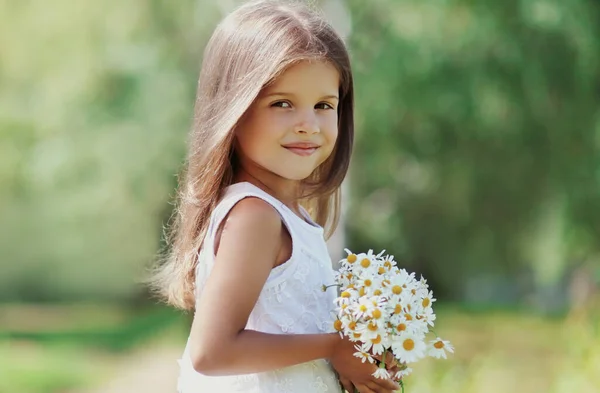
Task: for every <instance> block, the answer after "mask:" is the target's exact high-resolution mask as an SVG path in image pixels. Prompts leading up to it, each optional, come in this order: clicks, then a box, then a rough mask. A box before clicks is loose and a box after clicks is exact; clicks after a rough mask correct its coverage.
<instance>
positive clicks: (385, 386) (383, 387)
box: [367, 378, 400, 393]
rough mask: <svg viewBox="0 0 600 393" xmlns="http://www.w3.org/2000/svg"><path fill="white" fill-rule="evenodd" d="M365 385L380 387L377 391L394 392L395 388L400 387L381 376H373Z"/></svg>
mask: <svg viewBox="0 0 600 393" xmlns="http://www.w3.org/2000/svg"><path fill="white" fill-rule="evenodd" d="M367 386H369V388H371V389H373V388H378V389H380V390H379V391H381V392H385V393H388V392H395V391H396V390H398V389H400V385H398V384H397V383H396V382H394V381H392V380H391V379H382V378H375V379H373V380H371V381H370V382H369V383H368V384H367ZM376 391H377V390H376Z"/></svg>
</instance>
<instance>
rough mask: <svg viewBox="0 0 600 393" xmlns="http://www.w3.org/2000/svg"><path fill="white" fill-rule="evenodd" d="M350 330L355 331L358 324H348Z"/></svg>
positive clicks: (352, 322)
mask: <svg viewBox="0 0 600 393" xmlns="http://www.w3.org/2000/svg"><path fill="white" fill-rule="evenodd" d="M348 329H350V330H355V329H356V322H354V321H351V322H350V323H349V324H348Z"/></svg>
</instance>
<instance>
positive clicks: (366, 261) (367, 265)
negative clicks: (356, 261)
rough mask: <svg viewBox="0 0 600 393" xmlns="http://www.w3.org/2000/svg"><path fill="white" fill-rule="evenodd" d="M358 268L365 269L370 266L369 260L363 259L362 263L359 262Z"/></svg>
mask: <svg viewBox="0 0 600 393" xmlns="http://www.w3.org/2000/svg"><path fill="white" fill-rule="evenodd" d="M360 266H362V267H364V268H365V269H366V268H368V267H369V266H371V261H370V260H369V258H364V259H363V260H362V261H360Z"/></svg>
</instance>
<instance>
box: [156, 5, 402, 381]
mask: <svg viewBox="0 0 600 393" xmlns="http://www.w3.org/2000/svg"><path fill="white" fill-rule="evenodd" d="M352 139H353V85H352V75H351V71H350V64H349V60H348V54H347V52H346V49H345V47H344V44H343V43H342V41H341V39H340V38H339V37H338V36H337V35H336V33H335V32H334V31H333V30H332V28H331V27H330V26H329V25H328V24H326V23H325V22H324V21H323V20H322V19H320V18H319V17H318V16H317V15H315V14H314V13H311V12H310V11H309V10H307V9H305V8H303V7H302V6H300V5H297V4H296V5H291V4H289V5H288V4H282V2H281V1H260V2H254V3H249V4H246V5H244V6H242V7H240V8H239V9H237V10H236V11H235V12H233V13H232V14H231V15H229V16H228V17H227V18H225V20H223V21H222V22H221V24H220V25H219V26H218V27H217V29H216V31H215V32H214V34H213V36H212V38H211V39H210V41H209V43H208V46H207V47H206V49H205V54H204V59H203V64H202V71H201V74H200V81H199V86H198V92H197V99H196V108H195V127H194V129H193V131H192V133H191V141H190V152H189V156H188V162H187V171H186V175H185V177H184V178H183V183H182V184H181V190H182V192H181V195H180V201H179V208H178V212H177V213H178V214H177V219H176V222H175V227H174V232H173V239H172V251H171V255H170V256H169V259H168V260H167V262H166V263H165V264H164V265H163V266H162V267H161V268H160V271H159V272H158V274H157V276H156V281H155V284H156V285H157V287H158V288H159V289H160V290H161V292H162V294H163V295H164V296H165V297H166V299H167V300H168V302H169V303H171V304H173V305H175V306H177V307H180V308H183V309H194V310H195V313H194V320H193V323H192V327H191V331H190V335H189V339H188V343H187V345H186V347H185V350H184V353H183V357H182V359H181V360H180V367H181V372H180V378H179V392H181V393H194V392H197V393H200V392H252V393H267V392H269V393H271V392H272V393H282V392H283V393H285V392H289V393H313V392H315V393H316V392H339V391H340V390H341V388H340V383H341V384H342V385H343V387H344V388H345V389H346V390H348V391H353V388H354V387H356V388H357V389H358V391H360V392H361V393H372V392H386V393H387V392H391V391H393V390H395V389H398V385H397V384H396V383H394V382H393V381H390V380H381V379H375V378H374V377H372V376H371V374H372V373H373V372H374V371H375V367H376V366H375V365H373V364H370V363H366V364H365V363H362V362H361V361H360V360H359V359H358V358H356V357H354V356H353V353H354V352H355V349H354V345H353V343H351V342H350V341H348V340H345V339H342V338H341V337H340V336H339V335H338V334H337V333H335V331H334V330H333V322H334V320H335V313H334V312H332V311H333V306H334V305H333V300H334V298H335V293H334V292H332V291H328V292H324V291H323V290H322V286H323V284H330V283H332V282H333V271H332V267H331V260H330V258H329V256H328V253H327V248H326V244H325V240H324V229H323V226H324V227H326V228H327V231H326V233H327V234H330V233H331V232H332V231H333V229H334V227H335V224H336V219H337V215H338V213H339V196H340V184H341V182H342V179H343V178H344V176H345V174H346V171H347V168H348V162H349V158H350V153H351V149H352ZM303 206H305V207H306V208H308V209H310V211H311V212H312V214H313V217H314V220H313V219H312V218H311V216H309V214H308V212H307V210H305V207H303ZM336 373H337V375H336ZM338 378H339V380H338ZM352 385H354V386H352Z"/></svg>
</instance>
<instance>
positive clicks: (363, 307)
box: [358, 304, 368, 312]
mask: <svg viewBox="0 0 600 393" xmlns="http://www.w3.org/2000/svg"><path fill="white" fill-rule="evenodd" d="M358 309H359V310H360V312H367V310H368V309H367V306H365V305H364V304H361V305H360V307H358Z"/></svg>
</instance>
